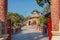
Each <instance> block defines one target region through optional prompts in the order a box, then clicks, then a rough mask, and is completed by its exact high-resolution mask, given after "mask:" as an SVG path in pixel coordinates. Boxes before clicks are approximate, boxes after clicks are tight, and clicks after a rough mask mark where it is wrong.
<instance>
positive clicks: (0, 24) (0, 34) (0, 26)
mask: <svg viewBox="0 0 60 40" xmlns="http://www.w3.org/2000/svg"><path fill="white" fill-rule="evenodd" d="M1 36H2V22H1V21H0V37H1Z"/></svg>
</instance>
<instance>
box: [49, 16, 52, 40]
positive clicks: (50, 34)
mask: <svg viewBox="0 0 60 40" xmlns="http://www.w3.org/2000/svg"><path fill="white" fill-rule="evenodd" d="M51 22H52V21H51V17H50V18H48V38H49V40H51V38H52V33H51V31H52V24H51Z"/></svg>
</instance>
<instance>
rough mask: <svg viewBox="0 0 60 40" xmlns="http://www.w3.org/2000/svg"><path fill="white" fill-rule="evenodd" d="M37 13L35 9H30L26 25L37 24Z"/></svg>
mask: <svg viewBox="0 0 60 40" xmlns="http://www.w3.org/2000/svg"><path fill="white" fill-rule="evenodd" d="M39 13H40V12H38V11H37V10H34V11H32V13H31V14H32V15H31V16H30V17H28V18H27V19H26V25H33V26H37V24H38V18H39Z"/></svg>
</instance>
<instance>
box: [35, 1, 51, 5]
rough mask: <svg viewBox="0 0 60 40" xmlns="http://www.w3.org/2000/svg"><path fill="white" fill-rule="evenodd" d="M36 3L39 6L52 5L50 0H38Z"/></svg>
mask: <svg viewBox="0 0 60 40" xmlns="http://www.w3.org/2000/svg"><path fill="white" fill-rule="evenodd" d="M36 2H37V4H38V5H39V6H43V5H44V4H45V3H48V4H50V1H49V0H36Z"/></svg>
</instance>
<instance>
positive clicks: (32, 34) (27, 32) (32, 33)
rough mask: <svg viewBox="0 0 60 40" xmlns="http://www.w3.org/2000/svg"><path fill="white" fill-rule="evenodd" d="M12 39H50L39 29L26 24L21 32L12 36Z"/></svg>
mask: <svg viewBox="0 0 60 40" xmlns="http://www.w3.org/2000/svg"><path fill="white" fill-rule="evenodd" d="M12 40H48V38H47V37H44V35H42V34H41V33H39V32H38V30H36V29H33V28H32V27H29V26H25V27H24V28H22V31H21V32H19V33H17V34H15V35H13V36H12Z"/></svg>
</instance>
